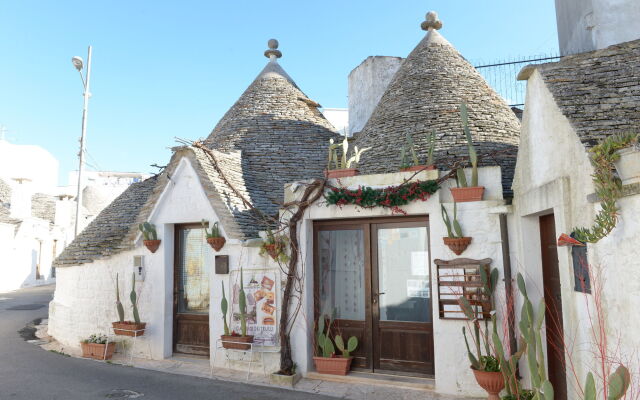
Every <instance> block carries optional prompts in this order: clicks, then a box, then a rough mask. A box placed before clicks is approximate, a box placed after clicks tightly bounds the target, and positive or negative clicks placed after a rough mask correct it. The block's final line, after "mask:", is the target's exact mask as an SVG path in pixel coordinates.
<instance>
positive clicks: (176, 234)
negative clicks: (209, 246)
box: [171, 222, 211, 354]
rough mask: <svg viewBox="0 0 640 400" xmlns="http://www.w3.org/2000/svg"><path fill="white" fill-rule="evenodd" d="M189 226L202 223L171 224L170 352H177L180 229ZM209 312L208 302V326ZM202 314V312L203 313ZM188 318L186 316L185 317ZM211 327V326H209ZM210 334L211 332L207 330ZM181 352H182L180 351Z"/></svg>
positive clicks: (208, 320)
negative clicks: (171, 311)
mask: <svg viewBox="0 0 640 400" xmlns="http://www.w3.org/2000/svg"><path fill="white" fill-rule="evenodd" d="M190 228H200V229H202V224H201V223H198V222H190V223H183V224H174V225H173V249H174V250H173V274H172V276H173V288H172V294H173V299H172V301H173V313H172V317H173V321H172V324H171V327H172V332H171V351H172V353H177V351H176V346H177V344H178V335H177V334H176V332H177V331H178V285H179V284H180V282H181V279H180V276H179V275H178V262H179V258H180V250H181V249H180V231H181V230H182V229H190ZM209 296H211V287H209ZM210 312H211V303H209V310H208V311H207V313H206V316H207V325H208V326H210V323H211V321H210V319H211V317H210ZM203 315H204V314H203ZM187 319H188V318H187ZM209 329H211V328H209ZM209 335H211V332H209ZM209 351H211V343H209ZM180 354H182V353H180Z"/></svg>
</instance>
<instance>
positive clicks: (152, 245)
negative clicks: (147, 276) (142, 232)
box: [142, 240, 160, 253]
mask: <svg viewBox="0 0 640 400" xmlns="http://www.w3.org/2000/svg"><path fill="white" fill-rule="evenodd" d="M142 243H144V245H145V246H146V247H147V249H149V251H150V252H152V253H155V252H156V250H158V247H160V240H143V241H142Z"/></svg>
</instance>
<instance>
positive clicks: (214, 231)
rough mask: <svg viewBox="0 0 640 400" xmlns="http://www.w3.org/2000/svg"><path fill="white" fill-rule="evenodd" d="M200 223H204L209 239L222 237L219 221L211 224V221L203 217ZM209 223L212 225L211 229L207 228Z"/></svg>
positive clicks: (203, 226)
mask: <svg viewBox="0 0 640 400" xmlns="http://www.w3.org/2000/svg"><path fill="white" fill-rule="evenodd" d="M200 223H201V224H202V228H203V229H204V233H205V235H206V236H207V239H208V238H219V237H222V234H221V233H220V226H219V225H218V221H216V222H214V223H213V224H211V225H210V224H209V222H207V221H205V220H204V219H203V220H202V221H201V222H200ZM209 225H210V226H211V229H207V227H208V226H209Z"/></svg>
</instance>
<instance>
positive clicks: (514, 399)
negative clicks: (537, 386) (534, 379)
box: [502, 389, 534, 400]
mask: <svg viewBox="0 0 640 400" xmlns="http://www.w3.org/2000/svg"><path fill="white" fill-rule="evenodd" d="M533 397H534V394H533V391H531V390H528V389H522V390H520V392H517V394H511V393H509V394H507V395H506V396H502V400H533Z"/></svg>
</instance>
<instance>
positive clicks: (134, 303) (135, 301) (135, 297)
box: [129, 272, 140, 324]
mask: <svg viewBox="0 0 640 400" xmlns="http://www.w3.org/2000/svg"><path fill="white" fill-rule="evenodd" d="M132 278H133V279H132V282H131V293H129V299H131V306H132V307H133V320H134V322H135V323H136V324H139V323H140V313H139V312H138V295H137V294H136V273H135V272H134V273H133V274H132Z"/></svg>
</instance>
